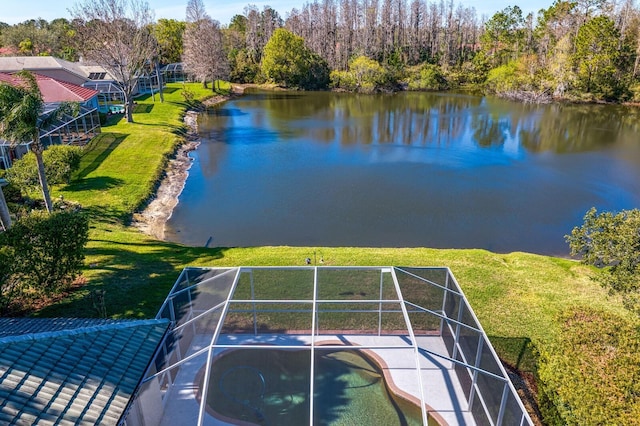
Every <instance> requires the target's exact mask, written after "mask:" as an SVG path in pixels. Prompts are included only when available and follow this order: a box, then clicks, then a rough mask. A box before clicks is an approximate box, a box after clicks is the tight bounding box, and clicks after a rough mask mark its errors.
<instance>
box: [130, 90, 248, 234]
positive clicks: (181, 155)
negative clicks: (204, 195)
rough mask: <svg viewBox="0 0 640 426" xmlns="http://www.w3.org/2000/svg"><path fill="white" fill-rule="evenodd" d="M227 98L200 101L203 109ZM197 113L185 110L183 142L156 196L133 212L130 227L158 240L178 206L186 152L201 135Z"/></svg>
mask: <svg viewBox="0 0 640 426" xmlns="http://www.w3.org/2000/svg"><path fill="white" fill-rule="evenodd" d="M235 89H236V88H235V87H234V92H236V90H235ZM230 98H231V96H214V97H213V98H209V99H207V100H205V101H204V102H203V103H202V104H203V108H204V109H206V108H208V107H210V106H213V105H216V104H219V103H222V102H224V101H227V100H228V99H230ZM200 112H202V109H191V110H189V111H187V112H186V114H185V116H184V123H185V125H186V126H187V134H186V137H185V143H183V144H182V145H181V146H180V147H179V148H178V150H177V151H176V154H175V155H174V156H173V158H171V159H170V160H169V163H168V165H167V168H166V170H165V174H164V177H163V178H162V180H161V181H160V185H159V186H158V189H157V190H156V194H155V197H154V198H153V199H152V200H151V202H149V204H147V206H146V207H145V209H144V210H143V211H142V212H140V213H135V214H134V215H133V220H132V222H131V226H133V227H135V228H137V229H139V230H140V231H142V232H143V233H145V234H147V235H149V236H152V237H154V238H157V239H159V240H164V229H165V225H166V223H167V221H168V220H169V218H171V214H172V213H173V209H174V208H175V207H176V205H178V197H179V196H180V194H181V193H182V190H183V189H184V185H185V182H186V180H187V177H188V176H189V169H190V168H191V164H192V163H193V158H191V157H190V156H189V153H190V152H191V151H193V150H195V149H196V148H197V147H198V145H200V137H199V136H198V114H199V113H200Z"/></svg>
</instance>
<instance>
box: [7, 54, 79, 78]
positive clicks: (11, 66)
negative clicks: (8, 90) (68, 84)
mask: <svg viewBox="0 0 640 426" xmlns="http://www.w3.org/2000/svg"><path fill="white" fill-rule="evenodd" d="M57 69H64V70H66V71H68V72H70V73H72V74H75V75H77V76H78V77H81V78H84V79H88V73H86V71H85V70H83V69H82V66H81V65H80V64H79V63H76V62H70V61H65V60H64V59H60V58H56V57H55V56H3V57H0V72H7V73H12V72H18V71H22V70H29V71H36V72H37V71H38V70H41V71H44V70H57Z"/></svg>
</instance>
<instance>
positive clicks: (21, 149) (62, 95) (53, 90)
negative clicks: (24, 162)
mask: <svg viewBox="0 0 640 426" xmlns="http://www.w3.org/2000/svg"><path fill="white" fill-rule="evenodd" d="M36 81H37V83H38V87H39V88H40V93H41V94H42V98H43V100H44V110H43V111H42V114H43V115H46V114H47V113H49V112H50V111H52V110H53V109H54V108H56V107H57V106H59V105H60V103H62V102H78V103H79V104H80V113H79V114H78V115H77V116H75V117H71V116H69V117H64V118H63V119H61V120H59V121H57V122H55V123H52V124H51V125H49V126H48V127H47V128H44V129H42V130H41V132H40V142H41V143H42V144H43V145H44V146H45V147H46V146H49V145H61V144H66V145H68V144H75V145H78V144H84V143H86V142H87V141H89V140H90V139H91V138H92V137H94V136H95V135H97V134H98V133H100V117H99V115H98V94H99V93H98V92H97V91H95V90H92V89H89V88H86V87H82V86H78V85H76V84H72V83H68V82H65V81H61V80H57V79H55V78H52V77H49V76H45V75H40V74H36ZM0 82H4V83H8V84H20V79H19V78H18V77H16V76H15V75H13V74H7V73H1V72H0ZM30 144H31V141H25V143H23V144H21V145H19V146H17V147H11V144H10V143H9V142H8V141H3V140H0V168H3V169H7V168H9V167H11V165H12V163H13V160H15V159H17V158H21V157H22V156H23V155H24V154H26V153H27V152H28V149H29V145H30Z"/></svg>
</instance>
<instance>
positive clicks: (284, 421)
mask: <svg viewBox="0 0 640 426" xmlns="http://www.w3.org/2000/svg"><path fill="white" fill-rule="evenodd" d="M310 371H311V352H310V350H286V349H275V348H274V349H267V350H265V349H242V350H232V351H227V352H225V353H223V354H222V355H220V356H219V357H218V358H216V360H215V362H214V363H213V366H212V370H211V374H210V379H209V388H208V393H207V406H208V411H209V413H210V414H212V415H214V416H216V417H219V418H222V419H224V420H226V421H230V422H234V421H237V422H249V423H254V424H259V425H301V424H309V417H310V402H311V401H310V400H309V390H310V384H311V383H310V380H311V378H310V374H309V372H310ZM314 379H315V381H314V399H313V404H314V419H313V420H314V424H317V425H324V424H331V425H355V424H367V425H421V424H422V413H421V410H420V407H419V406H417V405H415V404H412V403H410V402H408V401H406V400H404V399H402V398H399V397H397V396H395V395H393V394H392V393H391V392H390V391H389V389H388V386H387V384H386V383H385V380H384V375H383V374H382V370H381V368H380V366H378V365H377V364H376V363H375V362H374V361H373V360H371V359H370V358H369V357H367V356H366V355H365V354H364V353H362V352H361V351H357V350H333V349H332V350H323V349H316V351H315V365H314ZM430 420H431V419H430ZM429 423H430V424H431V421H430V422H429ZM433 424H437V423H433Z"/></svg>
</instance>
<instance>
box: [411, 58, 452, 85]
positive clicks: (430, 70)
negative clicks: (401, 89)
mask: <svg viewBox="0 0 640 426" xmlns="http://www.w3.org/2000/svg"><path fill="white" fill-rule="evenodd" d="M407 85H408V88H409V90H446V89H447V88H448V87H449V85H448V83H447V80H446V79H445V77H444V74H443V72H442V69H441V68H440V67H439V66H437V65H433V64H422V65H420V66H418V67H414V68H412V69H410V70H409V78H408V81H407Z"/></svg>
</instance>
